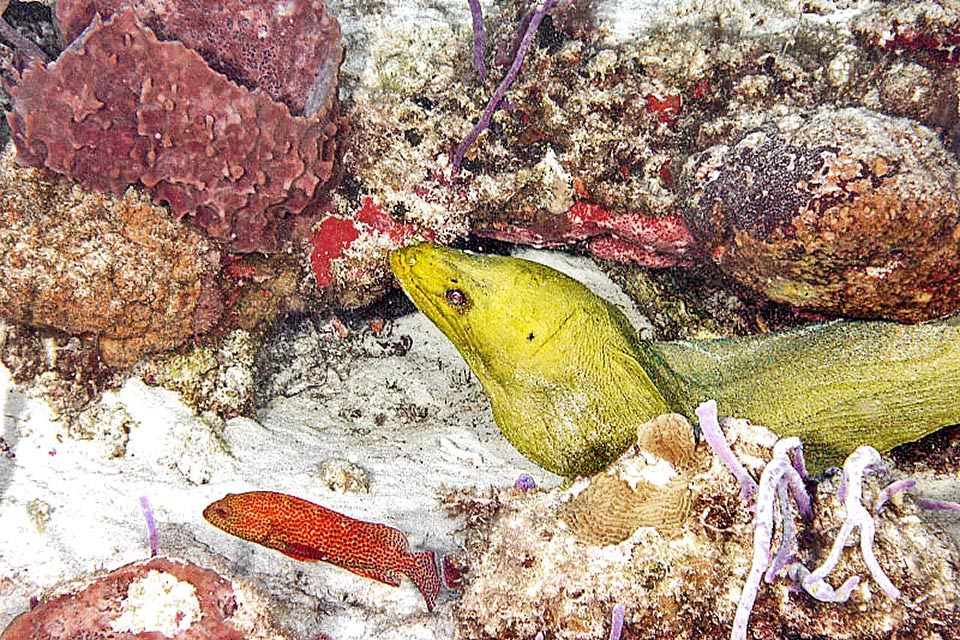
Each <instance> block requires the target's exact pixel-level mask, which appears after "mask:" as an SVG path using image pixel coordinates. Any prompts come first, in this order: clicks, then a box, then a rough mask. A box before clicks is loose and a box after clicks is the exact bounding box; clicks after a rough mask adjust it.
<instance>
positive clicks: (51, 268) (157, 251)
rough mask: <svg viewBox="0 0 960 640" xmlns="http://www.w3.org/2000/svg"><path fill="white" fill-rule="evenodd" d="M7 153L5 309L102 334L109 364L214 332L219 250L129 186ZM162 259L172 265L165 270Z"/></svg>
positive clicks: (1, 169)
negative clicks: (77, 179)
mask: <svg viewBox="0 0 960 640" xmlns="http://www.w3.org/2000/svg"><path fill="white" fill-rule="evenodd" d="M14 157H15V150H14V147H13V145H12V144H8V145H7V148H6V150H5V151H4V153H3V154H2V155H0V271H2V273H3V286H0V315H2V316H3V317H5V318H7V319H10V320H13V321H15V322H21V323H24V324H30V325H34V326H40V327H53V328H57V329H60V330H63V331H67V332H69V333H72V334H75V335H91V336H93V337H94V338H95V339H97V340H98V341H99V345H100V350H101V352H102V354H103V357H104V359H105V360H106V361H107V362H108V363H109V364H111V365H120V366H124V365H128V364H130V363H131V362H133V361H134V360H136V359H137V358H138V357H140V356H141V355H143V354H145V353H155V352H159V351H165V350H168V349H172V348H174V347H177V346H179V345H181V344H183V343H184V342H186V341H187V340H188V339H189V338H190V337H192V336H194V335H197V334H202V333H204V332H206V331H208V330H209V329H211V328H212V327H213V326H214V325H215V324H216V323H217V322H218V321H219V319H220V315H221V313H222V311H223V301H222V298H221V294H220V290H219V288H218V286H217V285H216V283H215V281H214V278H215V276H216V273H217V271H218V270H219V261H220V254H219V252H218V251H217V249H216V247H215V246H213V245H212V244H211V243H210V242H209V241H207V240H205V239H204V238H203V237H202V235H201V234H200V233H198V232H197V231H196V230H194V229H191V228H189V227H185V226H184V225H181V224H178V223H177V222H176V221H175V220H173V218H172V216H171V215H170V213H169V212H168V211H167V210H166V209H164V208H163V207H160V206H158V205H155V204H152V203H151V202H150V201H149V199H147V198H146V197H145V196H144V195H143V194H141V193H139V192H137V191H135V190H133V189H130V190H128V191H127V192H126V193H124V195H122V196H115V195H112V194H107V193H96V192H89V191H84V190H83V189H81V188H80V187H78V186H76V185H74V184H72V183H71V182H69V181H68V180H66V179H64V178H60V177H57V176H48V175H44V173H43V172H42V171H40V170H37V169H30V168H20V167H17V166H16V165H15V164H14ZM157 265H165V268H163V269H158V268H157Z"/></svg>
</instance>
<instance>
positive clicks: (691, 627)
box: [447, 418, 960, 640]
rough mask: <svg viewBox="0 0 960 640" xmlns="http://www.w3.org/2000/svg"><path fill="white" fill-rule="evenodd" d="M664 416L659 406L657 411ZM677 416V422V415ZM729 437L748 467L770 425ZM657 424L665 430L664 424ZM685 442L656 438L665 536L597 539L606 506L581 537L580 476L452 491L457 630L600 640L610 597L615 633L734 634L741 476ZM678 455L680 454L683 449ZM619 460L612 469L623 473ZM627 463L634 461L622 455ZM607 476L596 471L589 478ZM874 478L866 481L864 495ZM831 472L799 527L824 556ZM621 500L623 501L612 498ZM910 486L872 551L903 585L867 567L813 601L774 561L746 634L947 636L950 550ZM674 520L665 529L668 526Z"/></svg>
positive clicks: (952, 607)
mask: <svg viewBox="0 0 960 640" xmlns="http://www.w3.org/2000/svg"><path fill="white" fill-rule="evenodd" d="M662 420H664V418H661V421H662ZM684 424H685V422H684ZM725 424H726V425H727V439H728V440H732V441H733V444H732V446H733V449H734V451H735V452H736V454H737V456H738V457H739V458H740V459H741V460H744V461H746V462H747V464H748V466H749V467H750V470H751V471H752V472H753V473H754V474H756V473H757V472H758V470H759V468H760V467H762V466H763V464H764V462H765V461H766V460H768V459H770V457H771V447H772V446H773V444H774V442H775V441H776V439H777V438H776V436H775V435H774V434H772V433H770V432H769V431H767V430H766V429H763V428H761V427H756V426H753V425H750V424H749V423H748V422H746V421H743V420H726V421H725ZM662 433H666V432H662ZM682 451H684V447H671V448H669V449H666V450H665V449H663V448H660V449H659V450H658V453H657V455H658V456H659V457H665V458H673V459H676V460H684V459H685V460H687V462H685V463H684V464H686V465H688V466H687V468H688V469H689V471H687V472H686V482H687V483H688V485H687V486H688V487H689V491H690V493H691V496H690V506H689V510H688V511H687V510H686V509H685V513H684V514H683V518H682V521H681V522H680V525H679V527H677V529H676V531H675V532H671V533H670V535H669V536H664V535H661V533H659V532H658V531H657V530H656V529H654V528H652V527H641V528H638V529H636V530H635V531H633V532H632V533H631V534H630V535H629V537H627V538H626V539H625V540H623V541H622V542H619V543H617V544H606V545H602V544H599V543H596V542H591V540H596V539H597V536H596V535H594V534H595V533H596V527H598V526H599V527H601V528H602V527H603V526H605V525H606V524H609V523H612V525H613V528H614V529H616V531H615V532H614V533H616V536H614V538H613V539H616V538H619V537H621V536H622V531H621V529H622V527H621V526H620V525H621V524H622V522H621V520H622V518H621V517H620V516H619V514H608V517H607V518H605V519H604V520H600V519H598V520H596V521H595V523H594V525H595V526H594V529H592V530H590V531H588V532H586V533H587V535H586V536H584V535H583V532H582V531H578V529H577V527H571V526H570V525H569V524H568V523H567V520H568V519H567V518H564V517H563V516H564V514H565V513H566V512H568V511H569V509H570V508H571V505H573V504H575V503H576V500H578V499H579V496H582V495H584V493H585V492H584V491H583V489H582V486H581V485H582V482H578V483H575V484H574V485H573V486H572V487H570V488H568V489H562V488H558V489H554V490H550V491H537V490H531V491H516V490H515V489H512V488H511V489H491V490H490V493H487V494H484V495H476V494H474V495H464V494H453V495H452V496H448V499H447V505H448V508H449V509H450V510H451V512H453V513H460V514H465V515H466V516H467V528H466V539H465V542H464V547H465V553H464V554H463V555H462V556H461V557H460V558H458V562H462V563H463V564H464V565H465V567H466V570H465V572H464V576H463V587H462V588H463V595H462V597H461V599H460V601H459V603H458V605H457V619H458V625H459V627H458V637H464V638H498V639H500V640H506V639H510V638H517V639H519V638H525V639H529V638H533V637H534V636H536V635H537V634H538V633H543V634H544V636H545V637H548V638H558V639H562V640H574V639H584V640H586V639H588V638H589V639H595V638H602V637H603V638H605V637H607V634H608V632H609V625H610V620H611V612H612V610H613V608H614V606H616V605H618V604H622V605H624V608H625V617H624V629H623V632H624V637H629V638H633V639H635V640H655V639H656V640H659V639H661V638H672V639H674V640H683V639H693V638H704V639H711V640H713V639H717V640H719V639H723V640H726V639H727V638H729V637H730V630H731V624H732V622H733V618H734V612H735V610H736V608H737V603H738V600H739V597H740V593H741V591H742V589H743V587H744V584H745V581H746V578H747V575H748V573H749V571H750V567H751V557H752V555H753V525H752V522H753V517H752V513H751V512H750V510H749V509H747V507H746V506H745V505H744V504H743V502H742V501H741V499H740V487H739V486H738V485H737V484H736V482H735V481H734V479H733V476H732V475H731V474H730V472H729V471H728V470H727V468H726V467H724V466H723V465H722V463H721V462H720V461H719V459H718V458H716V457H714V456H712V454H711V453H710V450H709V448H708V447H707V445H706V444H705V443H700V444H699V445H697V447H696V450H695V451H693V452H692V455H690V456H689V457H687V456H686V455H683V454H680V452H682ZM678 454H680V455H679V457H678ZM629 460H630V458H629V456H628V457H625V458H624V459H623V460H621V461H620V462H618V463H617V465H618V466H620V467H621V468H620V469H619V470H618V471H616V473H620V474H624V473H626V472H628V471H629V468H628V467H627V466H624V465H625V463H628V462H629ZM630 464H634V463H630ZM608 475H610V472H602V473H601V474H599V476H596V477H594V478H593V479H591V483H593V482H596V480H597V479H598V478H602V477H604V476H608ZM883 484H885V483H879V482H877V481H876V480H875V479H874V478H871V479H870V481H869V482H868V483H866V495H867V496H868V497H869V499H870V500H872V499H873V498H874V497H875V496H876V495H877V493H878V492H879V491H880V489H881V488H882V486H883ZM836 488H837V487H836V483H835V482H829V481H828V482H823V483H821V484H820V485H819V487H818V488H817V496H816V498H815V502H814V504H815V505H816V507H815V517H814V518H813V520H804V521H802V523H801V525H800V531H799V535H800V541H801V544H800V549H799V551H798V552H797V559H798V560H799V561H801V562H803V563H804V564H806V565H807V566H815V565H817V564H819V563H820V562H821V561H822V560H823V559H824V558H825V557H826V555H827V553H828V552H829V550H830V545H831V543H832V542H833V539H834V538H835V536H836V532H837V530H838V529H839V528H840V525H841V524H842V523H843V521H844V518H845V517H846V514H845V511H844V509H843V507H842V506H838V505H837V504H836V501H835V500H834V495H833V494H834V493H835V492H836ZM610 507H611V508H622V507H623V504H622V502H617V503H616V504H614V503H611V505H610ZM917 514H918V511H917V507H916V506H915V505H914V504H913V502H912V500H911V498H910V497H909V496H908V497H906V498H905V499H904V500H903V502H901V503H899V504H891V505H888V506H887V507H885V508H884V510H883V511H881V512H880V513H879V514H874V519H875V520H876V523H877V534H876V544H875V547H874V548H875V550H876V552H877V558H878V561H879V563H880V565H881V566H882V567H883V569H884V570H885V572H886V574H887V575H888V576H889V578H890V579H891V580H892V581H893V583H894V584H895V585H896V586H897V587H898V588H899V589H900V591H901V594H902V595H901V596H900V597H899V598H897V599H895V600H894V599H890V598H888V597H887V596H886V595H884V593H882V592H881V591H880V588H879V587H878V585H877V584H876V583H874V582H873V581H872V580H871V579H869V578H868V579H865V580H863V581H862V582H861V584H860V585H859V587H858V588H857V589H856V590H854V592H853V594H852V595H851V597H850V600H849V601H848V602H846V603H843V604H831V603H822V602H818V601H816V600H814V599H813V598H812V597H811V596H809V595H807V594H806V593H805V592H803V591H801V590H799V589H798V588H796V586H795V584H794V583H793V582H792V581H791V579H790V578H788V577H787V576H786V575H784V574H785V573H786V572H785V571H781V573H780V574H778V575H777V576H776V577H775V579H774V581H773V582H772V584H767V583H763V584H762V586H761V588H760V592H759V595H758V598H757V601H756V604H755V607H754V609H753V613H752V615H751V617H750V623H749V629H748V637H750V638H753V639H754V640H777V639H780V638H785V637H797V638H810V637H813V636H814V635H816V636H817V637H829V638H835V639H838V640H842V639H863V640H866V639H867V638H880V637H889V635H890V633H891V631H893V630H896V635H897V637H911V638H918V639H921V638H922V639H925V640H933V639H937V640H942V639H943V638H946V637H950V636H948V635H945V631H946V630H949V629H951V628H956V625H957V624H960V613H958V607H957V605H958V603H960V591H958V586H957V585H958V582H957V558H958V556H957V549H956V547H955V545H954V544H953V543H952V541H949V538H947V537H946V535H945V534H943V536H942V537H940V534H937V533H935V532H934V531H933V529H931V528H930V527H929V526H928V525H927V524H925V523H924V521H923V520H922V519H921V518H919V517H918V515H917ZM671 528H672V527H671ZM864 573H865V572H864V569H863V564H862V560H861V559H860V555H859V548H858V547H852V548H850V549H847V550H846V551H845V552H844V553H843V555H842V556H841V559H840V563H839V565H838V566H837V568H836V569H835V576H836V578H834V577H833V576H831V577H830V578H829V579H830V580H831V581H834V580H835V581H836V582H840V581H842V580H843V579H845V578H847V577H849V576H852V575H861V576H862V575H863V574H864Z"/></svg>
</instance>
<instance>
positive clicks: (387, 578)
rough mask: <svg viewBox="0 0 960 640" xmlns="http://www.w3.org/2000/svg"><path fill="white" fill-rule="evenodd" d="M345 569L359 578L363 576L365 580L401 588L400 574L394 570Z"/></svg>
mask: <svg viewBox="0 0 960 640" xmlns="http://www.w3.org/2000/svg"><path fill="white" fill-rule="evenodd" d="M344 569H346V570H347V571H352V572H353V573H355V574H357V575H358V576H363V577H364V578H370V579H371V580H376V581H377V582H382V583H384V584H389V585H390V586H392V587H399V586H400V574H399V573H398V572H396V571H394V570H392V569H368V568H363V569H360V568H357V567H344Z"/></svg>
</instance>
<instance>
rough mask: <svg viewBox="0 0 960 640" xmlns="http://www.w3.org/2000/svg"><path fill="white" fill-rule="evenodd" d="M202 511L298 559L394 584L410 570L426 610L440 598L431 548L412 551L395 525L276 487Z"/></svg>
mask: <svg viewBox="0 0 960 640" xmlns="http://www.w3.org/2000/svg"><path fill="white" fill-rule="evenodd" d="M203 517H204V518H206V519H207V522H209V523H210V524H212V525H213V526H215V527H217V528H218V529H222V530H224V531H226V532H227V533H229V534H231V535H234V536H237V537H238V538H243V539H244V540H249V541H250V542H256V543H257V544H260V545H263V546H265V547H269V548H271V549H276V550H277V551H280V552H281V553H285V554H286V555H288V556H290V557H291V558H296V559H297V560H313V561H315V560H322V561H323V562H329V563H330V564H335V565H337V566H338V567H342V568H344V569H346V570H347V571H352V572H353V573H356V574H358V575H361V576H365V577H367V578H373V579H374V580H379V581H380V582H383V583H386V584H389V585H393V586H394V587H398V586H400V575H401V574H403V575H406V576H408V577H409V578H410V579H411V580H413V582H414V583H415V584H416V585H417V588H418V589H419V590H420V593H421V594H423V599H424V601H425V602H426V603H427V610H429V611H433V606H434V604H436V602H437V594H438V593H440V575H439V573H438V571H437V563H436V557H435V555H434V553H433V551H420V552H417V553H411V552H410V545H409V543H408V542H407V536H406V535H404V534H403V532H402V531H400V530H398V529H394V528H393V527H388V526H386V525H384V524H377V523H374V522H364V521H363V520H356V519H354V518H351V517H349V516H345V515H343V514H341V513H337V512H336V511H331V510H330V509H327V508H326V507H321V506H320V505H318V504H313V503H312V502H307V501H306V500H303V499H301V498H296V497H294V496H288V495H286V494H283V493H274V492H272V491H251V492H249V493H231V494H228V495H227V496H225V497H224V498H222V499H220V500H217V501H216V502H214V503H213V504H211V505H210V506H208V507H207V508H206V509H204V510H203Z"/></svg>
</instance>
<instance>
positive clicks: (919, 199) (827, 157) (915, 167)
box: [685, 108, 960, 322]
mask: <svg viewBox="0 0 960 640" xmlns="http://www.w3.org/2000/svg"><path fill="white" fill-rule="evenodd" d="M685 181H686V188H687V191H688V199H687V212H686V213H687V215H686V217H687V220H688V222H689V223H690V226H691V229H692V231H693V233H694V235H695V236H696V237H697V239H698V241H699V242H701V243H702V244H703V245H704V246H703V249H704V251H706V252H707V253H709V254H710V255H711V256H712V257H713V259H714V260H715V262H716V263H717V265H718V266H719V267H720V269H721V270H722V271H724V272H725V273H727V274H729V275H731V276H732V277H734V278H736V279H738V280H739V281H741V282H743V283H745V284H747V285H748V286H750V287H753V288H754V289H756V290H758V291H761V292H762V293H763V294H764V295H766V296H767V297H769V298H770V299H772V300H775V301H778V302H785V303H788V304H791V305H793V306H796V307H800V308H804V309H809V310H812V311H817V312H824V313H829V314H835V315H847V316H855V317H866V318H878V317H885V318H892V319H897V320H901V321H908V322H915V321H921V320H928V319H931V318H938V317H942V316H945V315H948V314H950V313H952V312H954V311H956V310H957V309H958V308H960V195H958V185H960V165H958V164H957V161H956V159H955V158H954V157H953V156H952V155H951V154H950V153H948V152H947V151H946V149H944V147H943V145H942V144H941V143H940V141H939V140H938V139H937V136H936V134H935V133H934V132H932V131H930V130H928V129H926V128H924V127H923V126H921V125H919V124H917V123H916V122H913V121H910V120H906V119H902V118H892V117H888V116H884V115H881V114H878V113H875V112H872V111H868V110H865V109H839V110H837V109H829V108H826V109H822V110H820V111H818V112H816V113H814V114H812V115H811V116H810V117H806V116H804V115H802V114H797V113H794V114H790V115H787V116H784V117H781V118H779V119H777V120H773V121H770V122H768V123H766V124H765V125H763V126H761V127H760V128H758V129H756V130H753V131H750V132H748V133H746V134H745V135H744V136H743V137H742V138H740V140H739V141H737V142H735V143H733V144H732V145H729V146H727V145H718V146H715V147H713V148H711V149H709V150H707V151H706V152H704V153H702V154H698V155H696V156H694V157H693V159H692V160H691V161H690V162H689V163H688V164H687V167H686V168H685Z"/></svg>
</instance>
